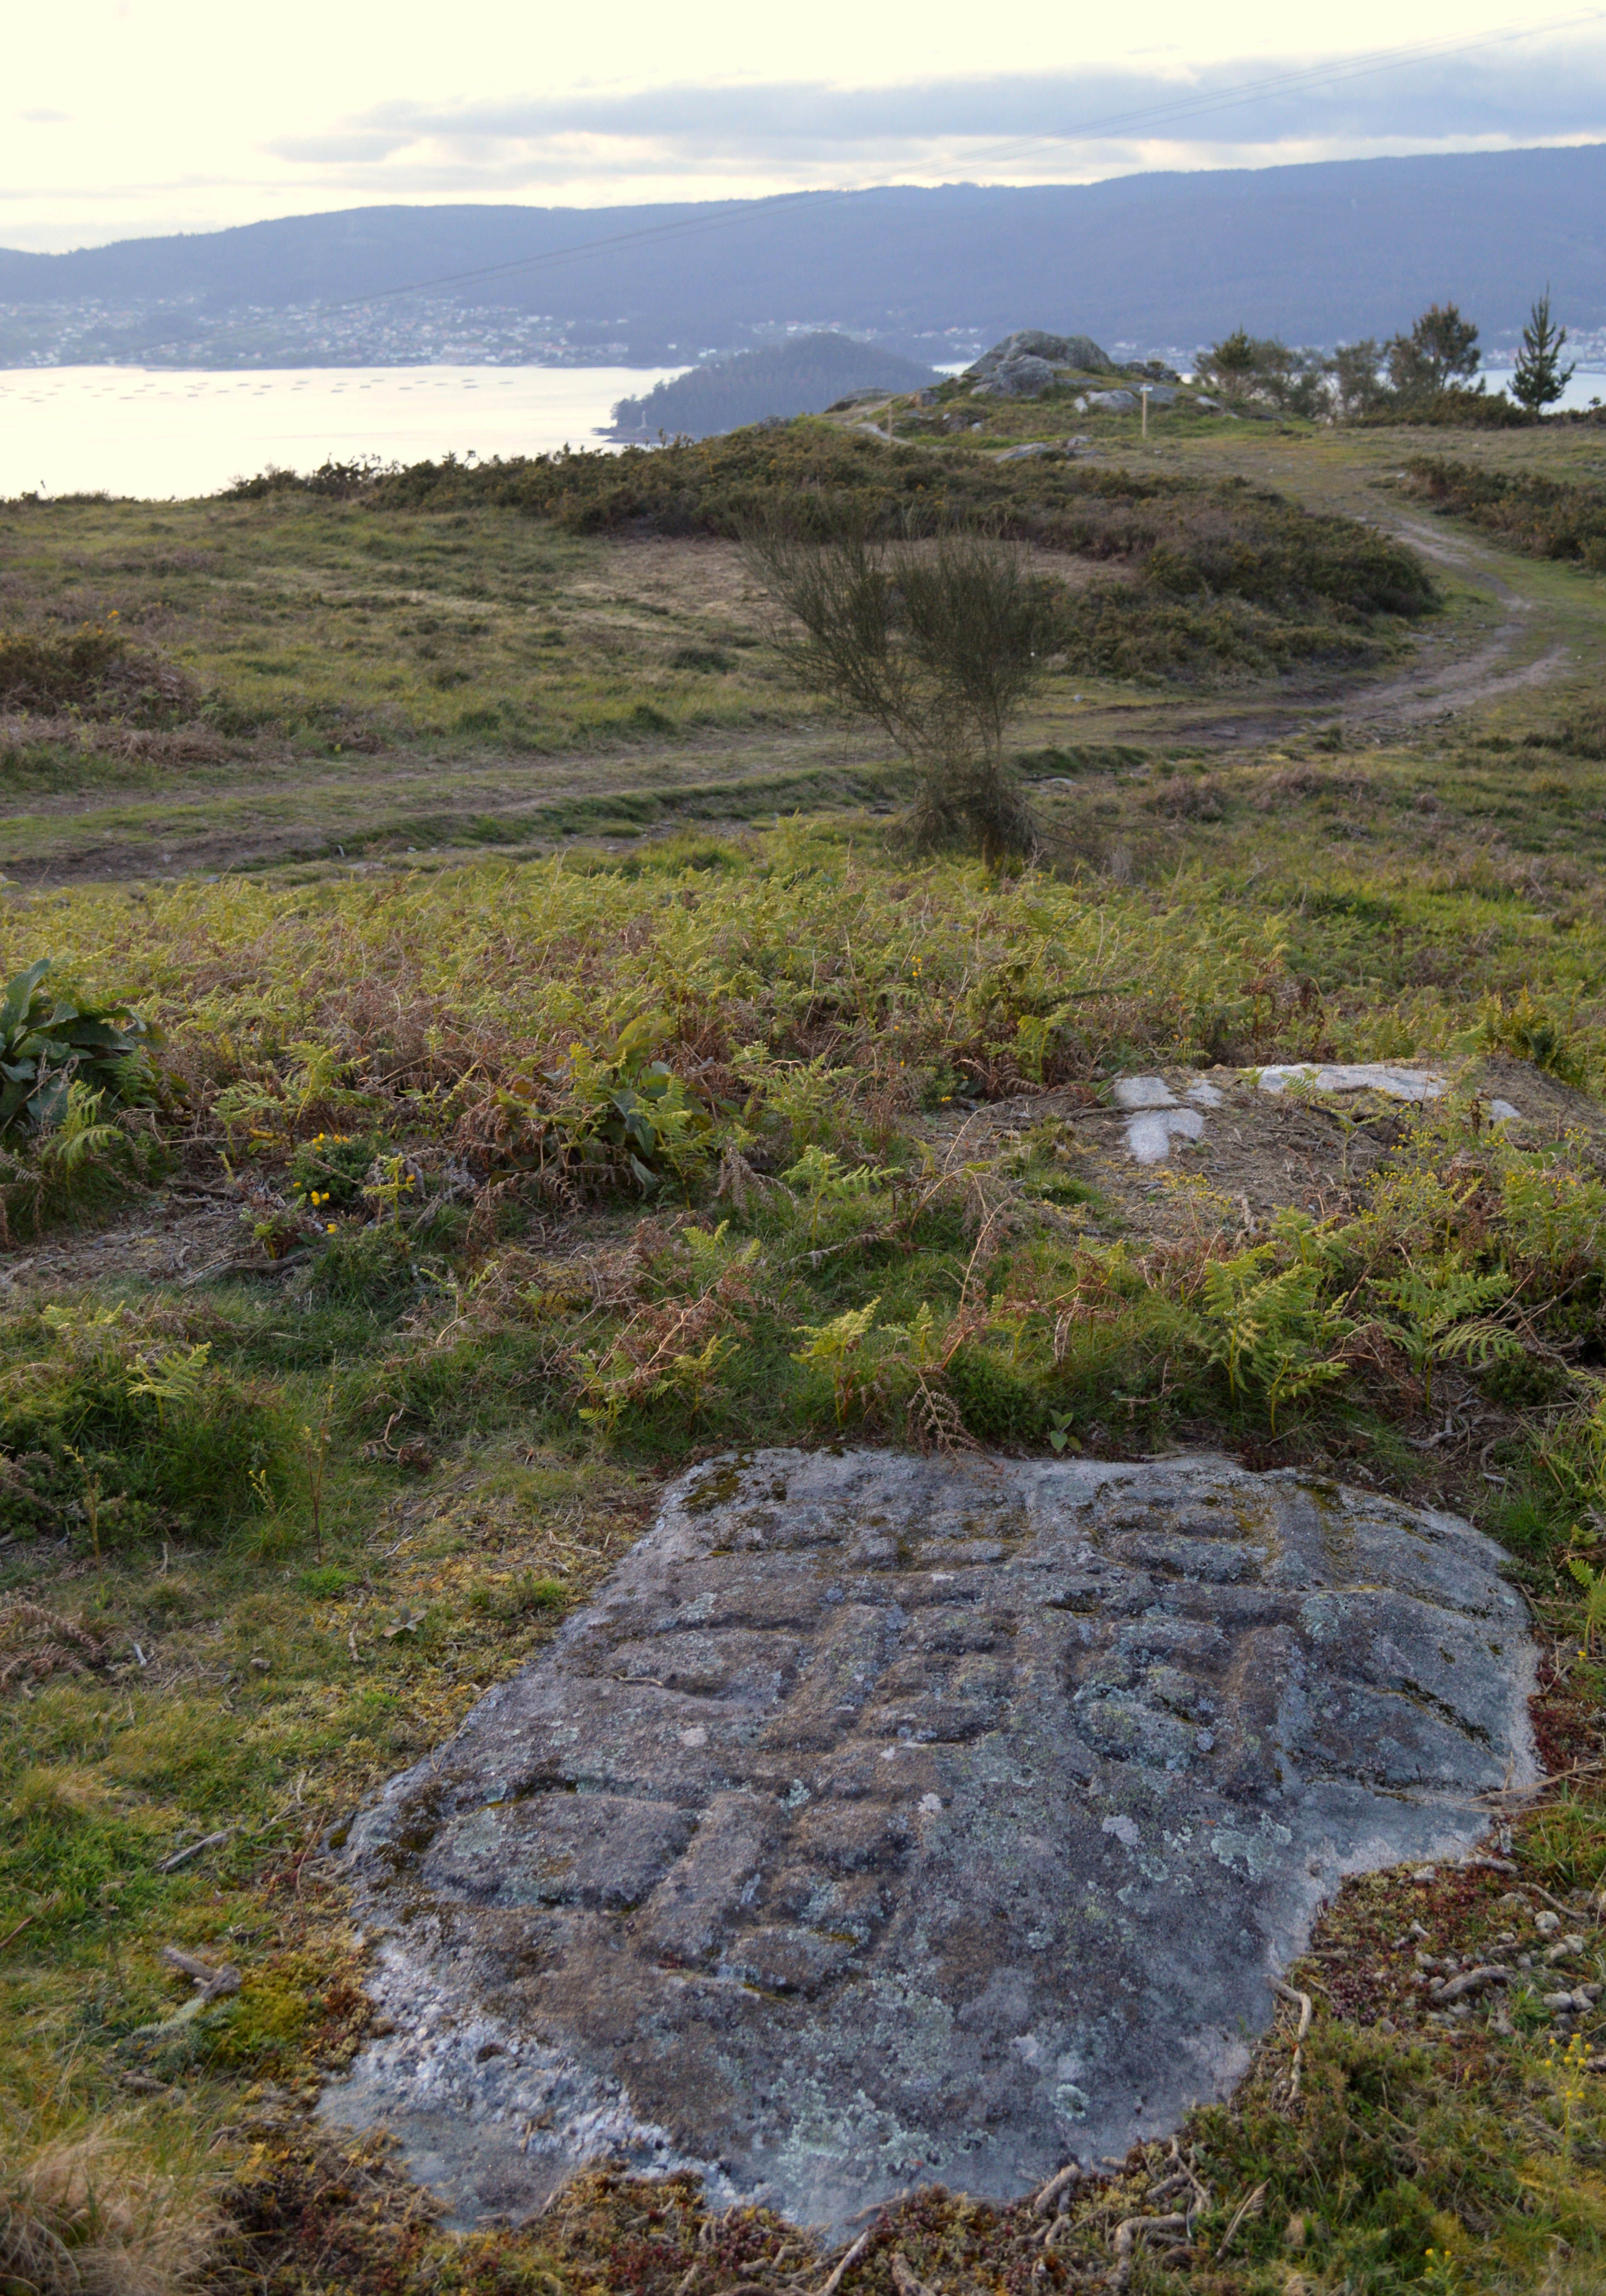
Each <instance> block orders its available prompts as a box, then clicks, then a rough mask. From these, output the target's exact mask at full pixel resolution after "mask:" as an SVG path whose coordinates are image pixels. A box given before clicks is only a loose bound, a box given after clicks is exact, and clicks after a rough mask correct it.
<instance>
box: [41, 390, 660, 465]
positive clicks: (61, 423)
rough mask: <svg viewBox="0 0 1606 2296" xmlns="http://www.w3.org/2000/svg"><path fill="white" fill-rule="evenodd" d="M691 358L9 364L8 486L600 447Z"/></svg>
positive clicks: (520, 453) (527, 453)
mask: <svg viewBox="0 0 1606 2296" xmlns="http://www.w3.org/2000/svg"><path fill="white" fill-rule="evenodd" d="M683 372H684V370H683V369H681V368H679V367H651V368H642V367H615V366H591V367H552V366H381V367H311V368H308V367H289V368H281V369H267V370H265V371H263V372H260V373H250V374H204V373H174V372H173V371H172V370H171V369H166V368H164V369H157V370H152V369H147V368H144V367H127V366H120V367H119V366H55V367H22V368H17V367H12V368H8V369H4V370H0V496H5V495H17V494H24V493H27V494H31V493H33V492H34V491H35V489H36V488H39V489H42V490H43V492H45V494H47V495H68V494H90V493H94V492H96V491H98V490H100V489H102V488H104V489H105V491H106V492H108V493H110V494H114V495H148V496H168V495H178V496H190V495H207V494H214V493H216V491H217V488H219V487H225V486H227V485H228V483H229V481H230V480H231V479H234V478H238V477H241V476H242V475H244V476H248V477H249V476H250V474H251V473H253V472H255V471H260V470H262V469H264V468H265V467H266V464H268V463H280V464H283V465H284V466H286V467H288V468H290V469H291V470H298V471H309V470H315V468H316V467H317V465H318V464H319V463H322V462H323V461H324V460H325V458H326V457H330V456H332V457H333V458H334V460H335V461H337V462H347V461H349V460H351V459H352V457H354V456H355V455H380V456H381V458H382V460H384V461H385V462H388V463H389V462H399V463H416V462H420V461H422V459H423V458H424V457H425V456H438V455H448V454H455V455H466V454H467V453H468V452H469V451H470V450H471V449H472V451H473V452H474V453H475V454H477V455H480V456H482V457H484V458H485V459H486V460H489V458H490V456H491V455H538V454H543V453H545V452H547V451H549V450H550V449H551V448H553V447H561V446H564V445H566V444H567V445H569V446H574V447H593V446H596V445H597V444H598V443H599V441H598V440H597V439H595V438H594V436H593V435H592V434H593V432H594V430H597V429H598V428H599V426H602V425H604V424H606V422H608V420H609V414H610V409H611V407H612V406H613V402H614V400H615V399H616V398H626V397H630V398H639V397H640V396H641V395H642V393H643V392H644V391H648V390H651V388H652V386H653V384H654V383H655V382H656V381H658V380H659V379H660V376H661V375H671V374H679V373H683Z"/></svg>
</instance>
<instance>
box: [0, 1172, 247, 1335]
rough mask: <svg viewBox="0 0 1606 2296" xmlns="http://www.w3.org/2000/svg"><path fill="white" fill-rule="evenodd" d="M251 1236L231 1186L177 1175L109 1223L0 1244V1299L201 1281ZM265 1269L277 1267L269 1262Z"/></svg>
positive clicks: (238, 1254)
mask: <svg viewBox="0 0 1606 2296" xmlns="http://www.w3.org/2000/svg"><path fill="white" fill-rule="evenodd" d="M249 1250H250V1238H249V1236H248V1235H247V1234H246V1232H245V1230H244V1229H243V1228H242V1226H241V1225H240V1199H239V1198H238V1196H236V1195H235V1193H234V1190H233V1189H232V1188H228V1187H226V1186H219V1185H214V1184H213V1183H211V1182H209V1181H206V1182H202V1181H197V1180H190V1179H185V1178H176V1179H174V1180H172V1181H170V1182H168V1184H167V1185H164V1186H162V1187H160V1188H156V1189H153V1190H152V1192H151V1193H150V1194H149V1195H141V1196H140V1197H138V1198H137V1199H136V1200H135V1201H134V1202H132V1203H130V1204H129V1205H127V1207H126V1208H125V1209H124V1210H122V1211H120V1212H119V1213H118V1214H117V1216H116V1217H115V1218H112V1219H111V1220H110V1221H108V1222H107V1223H106V1224H105V1225H104V1226H99V1227H95V1228H94V1229H88V1228H49V1229H47V1230H46V1231H45V1234H44V1235H43V1236H40V1237H37V1238H29V1237H27V1236H20V1237H17V1238H15V1239H14V1240H13V1242H12V1247H11V1249H10V1250H9V1251H0V1303H4V1304H7V1305H15V1304H17V1303H18V1302H20V1301H21V1300H28V1299H32V1298H35V1297H37V1296H38V1295H40V1294H42V1293H45V1292H60V1291H70V1290H71V1289H73V1288H74V1287H75V1286H76V1285H78V1284H80V1283H122V1282H127V1281H130V1280H143V1282H146V1283H181V1284H182V1283H186V1282H189V1283H193V1282H194V1281H195V1280H196V1279H197V1278H198V1277H199V1276H200V1275H201V1274H202V1273H203V1271H205V1272H209V1273H210V1274H212V1275H220V1274H221V1273H222V1272H223V1271H224V1269H225V1268H226V1267H229V1266H230V1265H231V1264H233V1263H234V1262H235V1261H236V1260H238V1259H242V1258H243V1257H244V1256H245V1254H246V1253H247V1251H249ZM262 1272H263V1273H264V1275H274V1273H275V1272H276V1271H275V1270H274V1267H273V1264H272V1263H271V1262H264V1265H263V1270H262Z"/></svg>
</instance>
